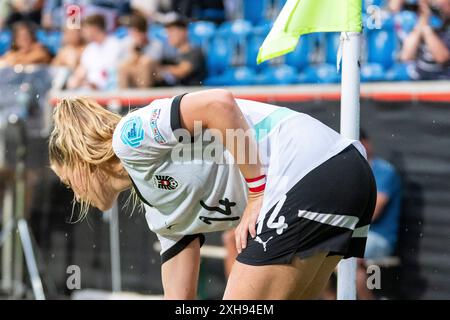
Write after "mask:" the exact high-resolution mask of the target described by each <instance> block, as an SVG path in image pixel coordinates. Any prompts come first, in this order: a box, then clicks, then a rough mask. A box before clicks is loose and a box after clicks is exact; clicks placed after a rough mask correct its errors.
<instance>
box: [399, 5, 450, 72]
mask: <svg viewBox="0 0 450 320" xmlns="http://www.w3.org/2000/svg"><path fill="white" fill-rule="evenodd" d="M433 4H434V6H435V7H437V8H438V10H439V12H440V14H441V19H442V20H443V24H442V27H441V28H440V29H439V30H434V29H433V28H432V27H431V26H430V17H431V9H430V3H429V1H428V0H419V8H420V11H419V18H418V21H417V24H416V26H415V28H414V30H413V31H412V32H411V33H410V34H409V35H408V36H407V38H406V39H405V41H404V43H403V49H402V51H401V55H400V57H401V60H403V61H414V68H413V69H412V71H411V72H410V76H411V78H413V79H418V80H433V79H450V0H435V1H434V2H433Z"/></svg>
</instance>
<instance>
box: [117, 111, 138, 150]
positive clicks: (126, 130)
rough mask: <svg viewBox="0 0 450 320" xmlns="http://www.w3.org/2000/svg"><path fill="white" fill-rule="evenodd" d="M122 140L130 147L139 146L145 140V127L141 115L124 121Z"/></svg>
mask: <svg viewBox="0 0 450 320" xmlns="http://www.w3.org/2000/svg"><path fill="white" fill-rule="evenodd" d="M120 139H121V140H122V142H123V143H124V144H126V145H128V146H130V147H133V148H136V147H139V146H140V145H141V143H142V140H144V129H143V128H142V120H141V118H139V117H132V118H131V119H129V120H128V121H127V122H125V123H124V125H123V127H122V132H121V135H120Z"/></svg>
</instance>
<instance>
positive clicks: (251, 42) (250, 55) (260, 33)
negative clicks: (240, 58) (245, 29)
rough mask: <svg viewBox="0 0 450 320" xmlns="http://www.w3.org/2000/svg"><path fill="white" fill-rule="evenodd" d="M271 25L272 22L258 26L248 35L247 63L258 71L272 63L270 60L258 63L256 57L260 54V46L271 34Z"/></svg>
mask: <svg viewBox="0 0 450 320" xmlns="http://www.w3.org/2000/svg"><path fill="white" fill-rule="evenodd" d="M271 27H272V25H271V24H264V25H259V26H256V27H254V28H253V30H252V32H251V33H250V34H249V37H248V42H247V58H246V65H247V66H248V67H250V68H253V69H255V70H257V71H261V70H263V69H265V68H266V67H268V66H269V65H270V62H263V63H261V64H259V65H258V64H257V63H256V58H257V56H258V51H259V48H260V47H261V45H262V43H263V42H264V39H265V38H266V37H267V35H268V34H269V31H270V29H271Z"/></svg>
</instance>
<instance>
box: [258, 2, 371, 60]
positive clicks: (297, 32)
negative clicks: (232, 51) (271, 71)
mask: <svg viewBox="0 0 450 320" xmlns="http://www.w3.org/2000/svg"><path fill="white" fill-rule="evenodd" d="M361 16H362V0H288V1H287V2H286V4H285V5H284V7H283V9H282V10H281V12H280V14H279V16H278V18H277V19H276V20H275V22H274V25H273V27H272V30H270V32H269V34H268V36H267V38H266V39H265V40H264V42H263V44H262V46H261V48H260V49H259V52H258V58H257V62H258V63H261V62H264V61H266V60H269V59H272V58H275V57H278V56H281V55H283V54H286V53H289V52H291V51H293V50H294V49H295V47H296V45H297V43H298V40H299V37H300V36H301V35H303V34H307V33H313V32H338V31H341V32H361V31H362V17H361Z"/></svg>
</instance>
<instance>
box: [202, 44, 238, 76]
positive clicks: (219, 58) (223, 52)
mask: <svg viewBox="0 0 450 320" xmlns="http://www.w3.org/2000/svg"><path fill="white" fill-rule="evenodd" d="M231 58H232V51H231V48H230V46H229V45H228V42H227V41H226V40H225V39H223V38H222V37H215V38H213V39H212V42H211V46H210V50H209V52H208V54H207V64H208V72H209V74H211V75H217V74H221V73H223V72H224V71H225V69H226V68H227V67H228V66H230V65H231Z"/></svg>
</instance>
